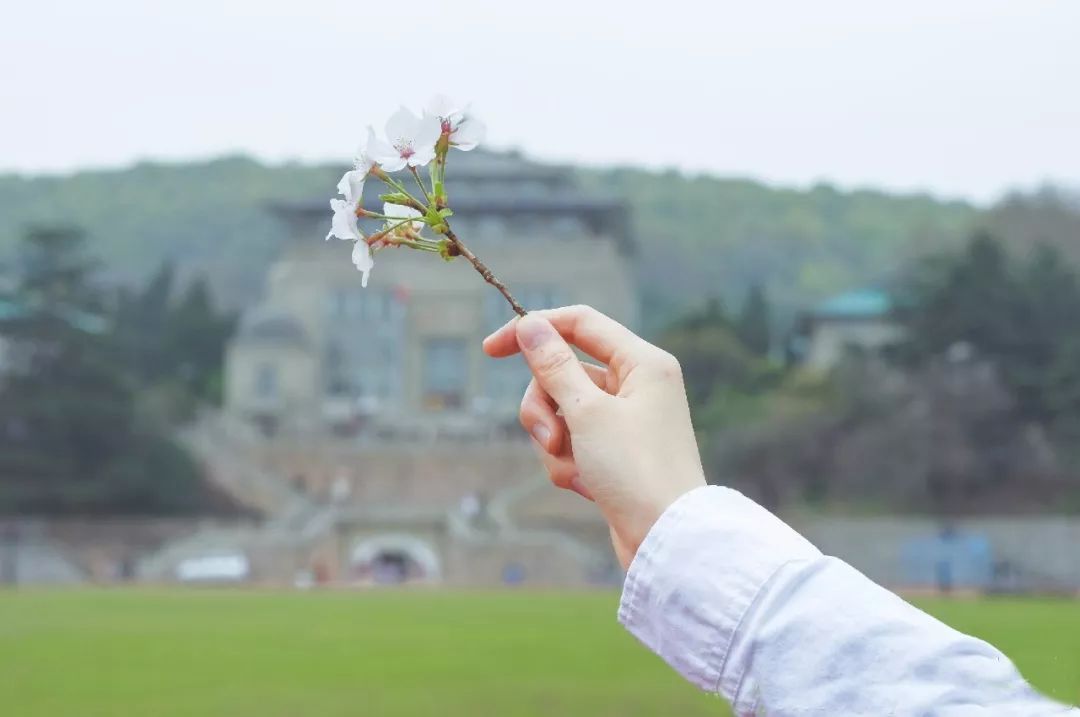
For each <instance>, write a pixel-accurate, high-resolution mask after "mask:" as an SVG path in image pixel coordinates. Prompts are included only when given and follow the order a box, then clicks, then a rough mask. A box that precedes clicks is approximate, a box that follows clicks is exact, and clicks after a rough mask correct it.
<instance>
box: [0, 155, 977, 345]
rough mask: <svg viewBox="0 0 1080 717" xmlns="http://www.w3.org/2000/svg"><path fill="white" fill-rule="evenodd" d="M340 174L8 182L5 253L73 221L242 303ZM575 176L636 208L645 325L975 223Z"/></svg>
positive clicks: (296, 169) (788, 291)
mask: <svg viewBox="0 0 1080 717" xmlns="http://www.w3.org/2000/svg"><path fill="white" fill-rule="evenodd" d="M339 172H340V168H335V167H330V166H307V165H299V164H283V165H276V166H268V165H264V164H260V163H258V162H256V161H253V160H251V159H247V158H243V157H226V158H221V159H216V160H212V161H203V162H191V163H184V164H157V163H141V164H138V165H135V166H133V167H130V168H128V169H122V170H107V171H85V172H79V173H76V174H73V175H68V176H42V177H25V176H18V175H5V176H0V256H2V255H3V254H4V253H5V252H6V251H7V250H9V249H10V247H12V246H13V245H14V242H15V239H16V238H17V236H18V235H19V233H20V232H21V231H22V229H23V228H24V227H25V226H27V225H29V224H33V223H41V222H47V223H57V222H64V223H71V224H76V225H79V226H81V227H83V228H84V229H85V230H86V231H87V232H88V233H89V235H90V239H91V242H90V243H91V247H92V248H93V249H94V250H95V251H96V252H97V253H98V255H99V256H100V257H101V258H102V259H103V260H104V261H105V263H106V267H107V271H108V273H109V274H110V275H111V276H112V277H113V278H115V279H117V280H120V281H127V280H131V279H135V278H141V277H143V276H145V275H146V274H147V273H148V272H149V271H151V270H152V269H154V268H155V267H156V266H157V265H158V264H159V263H160V262H161V261H162V260H163V259H165V258H171V259H174V260H175V261H176V262H177V263H178V265H179V266H180V268H181V270H182V271H183V272H190V271H194V270H199V271H205V272H207V273H208V274H209V276H210V277H211V279H212V281H213V282H214V284H215V285H216V287H217V288H218V290H219V292H220V293H221V295H222V297H223V298H224V299H225V300H226V301H228V302H230V303H234V304H235V303H241V302H244V301H246V300H248V299H250V298H251V297H252V296H253V295H254V294H255V293H256V292H257V291H258V290H259V287H260V286H261V283H262V278H263V274H264V269H265V267H266V264H267V263H268V262H269V261H270V260H271V259H272V257H273V256H274V255H275V253H276V251H277V247H278V245H279V243H280V242H281V241H282V239H283V236H282V228H281V227H280V226H279V225H278V224H277V223H276V222H275V220H274V218H273V217H271V216H270V215H269V214H268V213H267V212H266V210H265V205H266V203H267V202H269V201H271V200H282V199H304V198H308V197H312V196H321V195H326V196H329V195H330V193H331V192H332V191H333V187H334V184H335V183H336V181H337V179H338V176H339ZM578 175H579V177H580V180H581V182H582V184H583V186H585V187H587V188H596V189H604V190H606V191H608V192H611V193H614V194H617V195H620V196H623V197H625V198H626V199H627V200H628V201H629V202H630V205H631V207H632V212H633V215H634V226H635V229H636V234H637V237H638V240H639V244H640V246H641V251H640V253H639V257H640V261H639V268H640V274H641V280H642V295H643V299H644V302H645V316H646V320H647V323H648V324H649V325H650V326H656V325H658V324H659V323H661V322H662V321H663V320H665V319H666V318H668V317H670V316H671V315H672V314H673V313H674V312H675V311H678V310H680V309H681V308H683V307H685V306H686V305H688V304H692V303H695V302H698V301H700V300H702V299H703V298H704V297H706V296H722V297H724V298H725V299H727V300H728V301H729V302H731V301H739V300H741V297H742V294H743V293H744V291H745V289H746V287H747V286H748V285H749V284H750V283H751V282H755V281H760V282H764V283H765V284H766V285H767V286H768V288H769V290H770V292H771V294H772V296H773V299H774V304H775V305H776V306H778V307H779V309H780V311H781V312H784V313H790V312H791V311H793V310H794V309H796V308H797V307H799V306H800V305H804V304H805V303H806V302H808V301H812V300H815V299H817V298H819V297H821V296H824V295H826V294H828V293H831V292H834V291H837V290H840V289H844V288H847V287H850V286H853V285H858V284H864V283H871V282H877V281H881V280H884V279H887V278H888V277H889V276H890V275H891V274H892V273H894V272H895V271H896V270H897V268H898V267H900V266H901V265H902V264H903V263H905V262H906V261H907V260H908V259H910V258H911V257H912V256H914V255H916V254H918V253H921V252H924V251H926V250H927V249H932V248H934V247H937V246H941V245H949V244H952V243H954V242H955V241H956V240H958V239H959V238H961V237H963V235H964V234H965V233H966V232H967V231H968V229H969V228H970V226H971V225H972V223H973V222H974V220H975V219H976V217H977V216H978V210H977V209H976V208H975V207H973V206H971V205H969V204H966V203H962V202H945V201H939V200H936V199H934V198H932V197H928V196H923V195H903V196H900V195H890V194H885V193H882V192H874V191H853V192H845V191H839V190H837V189H834V188H832V187H829V186H824V185H821V186H817V187H814V188H812V189H809V190H805V191H803V190H795V189H784V188H775V187H771V186H768V185H765V184H761V183H758V182H753V181H748V180H739V179H721V178H717V177H711V176H685V175H680V174H677V173H673V172H666V173H665V172H649V171H643V170H633V169H612V170H578ZM328 221H329V215H328ZM313 238H314V237H313Z"/></svg>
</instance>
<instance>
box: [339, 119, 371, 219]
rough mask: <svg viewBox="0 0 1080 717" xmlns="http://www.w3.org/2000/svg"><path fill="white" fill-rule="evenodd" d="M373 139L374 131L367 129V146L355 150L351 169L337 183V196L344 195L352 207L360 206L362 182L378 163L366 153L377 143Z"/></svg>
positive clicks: (362, 190)
mask: <svg viewBox="0 0 1080 717" xmlns="http://www.w3.org/2000/svg"><path fill="white" fill-rule="evenodd" d="M377 141H378V139H377V138H376V137H375V130H374V129H373V128H371V127H368V139H367V144H364V145H361V146H360V148H359V149H357V150H356V157H355V158H354V159H353V168H352V169H350V170H349V171H348V172H346V173H345V174H344V175H343V176H342V177H341V181H340V182H338V185H337V190H338V193H339V194H343V195H345V201H346V202H348V203H349V204H352V205H353V206H354V207H357V206H359V205H360V200H361V199H362V198H363V195H364V180H365V179H367V176H368V174H369V173H370V172H371V168H372V167H374V166H375V165H376V164H378V162H376V161H375V160H374V159H372V157H371V155H370V154H369V153H368V149H367V148H368V147H370V146H371V144H372V143H373V142H377Z"/></svg>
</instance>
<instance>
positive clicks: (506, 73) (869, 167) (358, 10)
mask: <svg viewBox="0 0 1080 717" xmlns="http://www.w3.org/2000/svg"><path fill="white" fill-rule="evenodd" d="M0 67H2V68H3V70H2V72H0V130H2V131H0V171H10V170H17V171H25V172H42V171H46V172H56V171H69V170H72V169H76V168H82V167H103V166H121V165H125V164H128V163H131V162H133V161H135V160H138V159H144V158H155V159H185V158H192V157H208V156H213V155H218V154H222V153H234V152H247V153H250V154H252V155H255V156H257V157H259V158H262V159H266V160H270V161H281V160H286V159H301V160H327V159H336V160H341V161H344V160H347V159H348V158H349V157H350V156H351V154H352V150H353V148H354V146H355V145H356V143H357V142H358V140H360V139H361V138H362V136H363V128H364V126H365V125H366V124H368V123H371V122H374V123H376V125H377V126H381V124H382V122H383V121H384V119H385V118H386V116H387V115H389V113H390V112H391V111H392V110H393V109H394V108H395V107H396V106H397V105H398V104H399V103H407V104H411V105H414V106H419V105H421V104H422V103H423V102H424V100H425V99H426V98H427V97H428V96H429V95H430V94H432V93H434V92H436V91H443V92H446V93H448V94H450V95H452V96H455V97H461V98H467V99H471V100H473V102H474V108H475V109H476V111H477V113H478V114H480V115H482V116H483V118H484V119H485V120H486V121H487V123H488V125H489V128H490V134H489V138H490V144H492V145H494V146H497V147H519V148H521V149H523V150H525V151H526V152H527V153H529V154H530V155H533V156H535V157H539V158H545V159H552V160H560V161H561V160H569V161H575V162H583V163H589V164H596V165H608V164H614V163H619V164H634V165H641V166H648V167H678V168H681V169H685V170H690V171H707V172H712V173H717V174H723V175H744V176H752V177H756V178H759V179H763V180H767V181H770V182H775V183H782V184H795V185H805V184H809V183H811V182H814V181H816V180H819V179H826V180H829V181H832V182H835V183H837V184H840V185H842V186H848V187H850V186H865V185H872V186H878V187H883V188H889V189H904V190H911V189H926V190H930V191H933V192H935V193H938V194H943V195H947V196H965V197H970V198H974V199H977V200H989V199H992V198H994V197H996V196H997V195H998V194H1000V193H1001V192H1002V191H1004V190H1005V189H1007V188H1009V187H1015V186H1020V187H1030V186H1033V185H1035V184H1037V183H1040V182H1043V181H1045V180H1056V181H1059V182H1067V183H1070V184H1072V185H1077V186H1080V132H1078V128H1080V3H1078V2H1073V1H1071V0H1059V1H1058V2H1047V1H1043V0H1011V1H1008V2H999V1H997V0H947V1H945V2H943V1H942V0H933V1H924V0H907V1H906V2H873V1H868V0H816V1H815V2H806V1H805V0H790V1H789V2H774V1H768V0H766V1H762V0H755V1H754V2H748V1H746V0H739V1H737V2H729V1H727V0H722V1H719V2H718V1H716V0H711V1H710V0H695V1H693V2H691V1H689V0H654V1H653V2H648V3H644V2H642V3H636V2H628V1H627V0H621V1H620V0H610V1H609V0H604V1H602V2H601V1H591V0H543V1H542V2H522V1H519V0H498V1H492V2H486V1H484V0H453V1H448V2H428V1H424V0H410V1H408V2H388V1H387V2H379V3H377V2H374V0H351V1H344V0H343V1H338V0H302V1H301V0H291V1H289V2H281V1H278V0H251V1H248V0H235V1H230V0H179V1H170V2H160V1H157V0H95V1H94V2H86V1H85V0H80V1H79V2H56V1H50V0H34V2H20V3H17V4H12V5H10V6H8V7H6V8H5V11H4V13H3V23H2V25H0Z"/></svg>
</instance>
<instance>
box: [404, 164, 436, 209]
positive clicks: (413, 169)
mask: <svg viewBox="0 0 1080 717" xmlns="http://www.w3.org/2000/svg"><path fill="white" fill-rule="evenodd" d="M409 171H410V172H412V176H413V179H415V180H416V184H417V185H418V186H419V187H420V191H421V192H423V193H424V198H425V199H427V200H428V204H434V203H435V200H434V199H433V198H432V196H431V192H429V191H428V190H427V187H425V186H424V181H423V180H422V179H420V173H419V172H417V171H416V167H409Z"/></svg>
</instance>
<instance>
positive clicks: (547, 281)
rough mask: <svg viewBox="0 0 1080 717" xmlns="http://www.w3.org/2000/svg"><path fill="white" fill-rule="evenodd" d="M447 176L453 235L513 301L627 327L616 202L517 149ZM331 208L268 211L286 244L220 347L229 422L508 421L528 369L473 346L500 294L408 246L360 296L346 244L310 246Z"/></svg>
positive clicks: (384, 263) (397, 430)
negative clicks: (281, 226)
mask: <svg viewBox="0 0 1080 717" xmlns="http://www.w3.org/2000/svg"><path fill="white" fill-rule="evenodd" d="M448 174H449V181H448V192H449V196H450V204H451V207H452V208H453V210H454V217H453V219H452V224H453V226H454V230H455V232H456V233H457V234H458V236H460V237H461V238H462V240H463V241H464V242H466V244H468V245H469V246H470V247H471V248H472V249H473V250H474V251H475V252H476V253H477V255H478V256H480V258H481V259H483V260H484V261H485V263H487V264H488V266H489V267H490V268H491V269H492V270H493V271H494V272H495V274H496V275H498V276H499V277H500V278H501V279H502V280H503V281H504V282H505V283H506V284H507V285H508V286H509V287H510V289H511V290H512V291H513V293H514V294H515V295H516V296H517V298H518V300H519V301H521V303H522V304H524V305H525V306H526V307H529V308H542V307H551V306H559V305H565V304H575V303H586V304H591V305H593V306H595V307H597V308H599V309H600V310H602V311H604V312H606V313H608V314H610V315H612V316H614V317H616V318H617V319H619V320H621V321H623V322H624V323H627V324H629V325H631V326H632V325H634V324H635V323H636V319H637V298H636V292H635V290H634V283H633V279H632V275H633V272H632V267H631V258H632V253H633V243H632V240H631V236H630V231H629V225H628V220H627V207H626V206H625V205H624V204H623V203H621V202H620V201H617V200H614V199H612V198H610V197H606V196H601V195H596V194H593V193H589V192H585V191H583V190H582V189H581V188H580V187H578V186H577V185H576V184H575V182H574V178H573V175H572V174H571V172H570V171H569V170H566V169H563V168H559V167H552V166H547V165H541V164H536V163H533V162H530V161H527V160H525V159H523V158H522V157H521V156H519V155H517V154H495V153H489V152H483V151H474V152H469V153H463V152H455V153H453V154H452V155H451V163H450V167H449V173H448ZM408 179H409V180H410V181H411V178H408ZM380 191H385V188H384V187H382V185H381V183H379V182H375V181H371V182H368V185H367V187H366V188H365V204H366V206H368V207H379V206H380V202H379V200H378V194H379V193H380ZM328 199H329V197H319V198H313V199H311V200H310V201H305V202H299V203H283V204H279V205H277V206H275V207H274V208H273V209H274V211H275V213H276V214H277V216H278V217H280V219H281V221H283V222H285V223H286V225H287V226H288V230H289V234H290V237H291V241H290V242H289V243H288V244H287V246H286V247H285V248H284V250H283V251H282V253H281V255H280V257H279V258H278V260H277V261H276V262H275V263H274V264H273V267H272V268H271V270H270V272H269V275H268V277H267V280H266V290H265V297H264V299H263V300H262V301H261V303H259V304H258V305H257V306H254V307H252V308H251V309H250V310H249V311H247V312H246V313H245V314H244V316H243V319H242V321H241V324H240V329H239V332H238V334H237V335H236V337H235V338H234V339H233V341H232V342H231V344H230V346H229V348H228V354H227V360H226V387H225V388H226V391H225V393H226V407H227V411H228V413H229V414H230V415H231V416H233V417H236V418H241V419H243V420H246V421H250V422H253V423H254V424H256V425H258V426H259V427H260V429H261V430H262V431H263V432H264V433H266V434H267V435H281V434H288V435H312V434H320V433H327V432H332V433H335V434H338V435H379V436H383V437H392V436H400V435H410V434H416V433H424V432H427V433H439V432H450V433H454V434H458V435H460V434H480V433H484V432H486V431H490V430H492V429H496V428H498V427H500V426H504V425H509V424H512V423H513V422H514V420H515V417H516V413H517V406H518V403H519V400H520V397H521V393H522V391H523V389H524V387H525V385H526V383H527V379H528V375H527V373H526V371H525V368H524V366H523V364H522V362H521V361H520V360H519V359H514V360H504V361H493V360H490V359H487V358H485V357H484V356H483V355H482V353H481V350H480V343H481V340H482V339H483V337H484V336H485V335H487V333H488V332H490V331H492V330H493V329H495V328H496V327H498V326H500V325H501V324H502V323H504V322H505V321H507V320H508V319H510V318H512V317H513V313H512V311H511V310H510V308H509V306H508V305H507V304H506V302H505V300H504V299H503V297H502V296H501V295H500V294H499V293H498V292H497V291H496V290H495V289H494V288H493V287H491V286H489V285H488V284H486V283H485V282H484V281H483V280H482V279H481V278H480V276H479V275H478V274H477V273H476V272H475V270H474V269H473V268H472V266H471V265H469V264H468V263H467V262H466V261H465V260H464V259H458V260H456V261H454V262H451V263H449V264H447V263H445V262H443V261H441V260H440V259H439V258H438V257H435V256H433V255H431V254H427V253H421V252H415V251H410V250H406V249H396V250H385V251H382V252H380V253H379V254H378V255H377V256H376V267H375V269H374V271H373V273H372V276H371V282H370V285H369V287H368V288H366V289H363V288H361V286H360V275H359V273H358V272H357V271H356V269H355V268H354V267H353V266H352V264H351V262H350V258H349V255H350V251H351V246H350V245H349V244H348V243H347V242H341V241H338V240H331V241H328V242H324V241H323V240H322V238H323V236H324V235H325V234H326V231H327V230H328V228H329V224H330V210H329V207H328V201H327V200H328Z"/></svg>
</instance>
